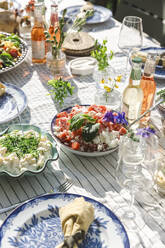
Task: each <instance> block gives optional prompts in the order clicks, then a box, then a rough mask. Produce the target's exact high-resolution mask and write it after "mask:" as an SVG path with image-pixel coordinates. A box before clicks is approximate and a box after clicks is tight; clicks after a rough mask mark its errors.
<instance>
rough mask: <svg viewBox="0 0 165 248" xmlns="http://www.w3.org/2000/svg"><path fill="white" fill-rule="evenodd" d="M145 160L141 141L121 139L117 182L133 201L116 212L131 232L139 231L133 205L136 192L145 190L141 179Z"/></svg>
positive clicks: (127, 138)
mask: <svg viewBox="0 0 165 248" xmlns="http://www.w3.org/2000/svg"><path fill="white" fill-rule="evenodd" d="M143 159H144V153H143V150H142V146H141V139H139V140H135V139H132V138H130V137H128V136H123V137H121V139H120V144H119V160H118V165H117V168H116V180H117V182H118V183H119V185H120V186H121V187H123V188H124V189H126V190H127V191H128V192H129V193H130V196H131V200H130V204H129V205H126V206H120V207H119V208H117V209H116V211H115V212H116V214H117V215H118V217H119V218H121V221H122V222H123V224H124V225H125V226H126V227H127V229H129V230H130V231H135V230H136V229H137V225H136V224H135V222H134V220H135V218H136V213H135V209H134V208H133V204H134V196H135V192H136V191H139V190H141V189H143V188H144V184H143V181H141V178H140V174H141V169H142V166H141V164H142V162H143Z"/></svg>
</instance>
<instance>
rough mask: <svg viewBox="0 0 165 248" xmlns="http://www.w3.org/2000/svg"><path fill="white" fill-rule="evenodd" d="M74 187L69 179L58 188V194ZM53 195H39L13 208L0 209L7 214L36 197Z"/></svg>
mask: <svg viewBox="0 0 165 248" xmlns="http://www.w3.org/2000/svg"><path fill="white" fill-rule="evenodd" d="M72 185H73V183H72V181H71V180H69V179H68V178H67V179H66V181H65V182H64V183H62V184H60V186H59V187H58V188H57V190H56V191H57V192H62V193H64V192H67V190H68V189H70V188H71V187H72ZM51 193H52V192H49V193H45V194H41V195H38V196H35V197H32V198H29V199H28V200H25V201H22V202H19V203H16V204H13V205H11V206H9V207H6V208H1V209H0V214H3V213H6V212H8V211H10V210H12V209H14V208H16V207H18V206H21V205H22V204H24V203H26V202H28V201H30V200H33V199H35V198H36V197H41V196H44V195H49V194H51Z"/></svg>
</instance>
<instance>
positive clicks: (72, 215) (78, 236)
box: [56, 197, 94, 248]
mask: <svg viewBox="0 0 165 248" xmlns="http://www.w3.org/2000/svg"><path fill="white" fill-rule="evenodd" d="M59 216H60V219H61V224H62V230H63V233H64V241H63V242H62V243H61V244H60V245H58V246H57V247H56V248H78V245H79V244H80V243H81V242H82V241H83V239H84V238H85V234H86V233H87V231H88V228H89V226H90V224H91V223H92V221H93V220H94V207H93V206H92V204H91V203H89V202H87V201H85V200H84V198H83V197H80V198H75V199H74V200H73V201H72V202H70V203H68V204H67V205H66V206H64V207H61V208H60V210H59Z"/></svg>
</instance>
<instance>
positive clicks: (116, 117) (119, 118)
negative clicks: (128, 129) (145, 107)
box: [103, 111, 128, 125]
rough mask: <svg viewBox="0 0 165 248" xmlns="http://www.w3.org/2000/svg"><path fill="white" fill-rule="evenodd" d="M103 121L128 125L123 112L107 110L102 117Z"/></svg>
mask: <svg viewBox="0 0 165 248" xmlns="http://www.w3.org/2000/svg"><path fill="white" fill-rule="evenodd" d="M103 121H106V122H112V123H118V124H123V125H128V122H127V120H126V119H125V113H124V112H122V113H120V112H113V111H107V112H106V113H105V115H104V117H103Z"/></svg>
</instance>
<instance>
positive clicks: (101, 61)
mask: <svg viewBox="0 0 165 248" xmlns="http://www.w3.org/2000/svg"><path fill="white" fill-rule="evenodd" d="M106 44H107V40H103V43H102V44H99V42H98V40H96V42H95V50H93V51H92V52H91V56H92V57H93V58H95V59H96V60H97V63H98V69H99V70H100V71H104V70H105V69H106V68H107V67H108V66H109V60H111V59H112V58H113V52H112V51H111V50H110V51H109V53H108V49H107V46H106Z"/></svg>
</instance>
